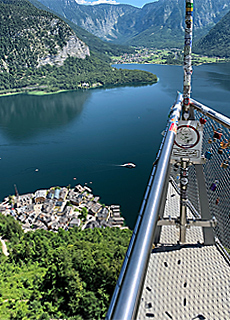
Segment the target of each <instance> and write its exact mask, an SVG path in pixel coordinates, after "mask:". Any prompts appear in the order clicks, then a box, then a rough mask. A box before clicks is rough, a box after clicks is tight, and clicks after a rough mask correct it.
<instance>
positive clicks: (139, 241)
mask: <svg viewBox="0 0 230 320" xmlns="http://www.w3.org/2000/svg"><path fill="white" fill-rule="evenodd" d="M181 102H182V95H181V94H179V95H178V97H177V102H176V104H175V105H174V108H173V110H172V112H171V116H170V120H169V124H168V127H167V130H166V131H167V133H166V136H165V141H164V144H163V147H162V151H161V154H160V156H159V160H158V163H157V167H156V168H155V167H154V169H153V170H155V174H154V179H153V181H152V185H151V187H150V190H149V195H148V199H147V202H146V205H145V208H144V212H143V217H142V220H141V222H140V226H139V228H138V231H137V234H136V238H135V242H134V244H133V247H132V251H131V253H130V258H129V261H128V264H127V267H126V270H125V274H124V276H123V279H122V282H121V283H120V284H119V290H117V291H116V297H113V298H112V303H113V307H112V308H109V311H108V313H107V316H106V319H107V320H109V319H114V320H132V319H135V316H136V313H137V310H138V305H139V299H140V295H141V293H142V286H143V283H144V280H145V274H146V270H147V266H148V262H149V257H150V253H151V249H152V243H153V237H154V231H155V228H156V224H157V220H158V216H159V210H160V206H161V202H162V201H163V199H162V195H163V193H164V185H165V183H167V182H168V181H166V178H167V172H168V166H169V164H170V158H171V153H172V148H173V144H174V140H175V135H176V130H177V122H178V120H179V117H180V111H181Z"/></svg>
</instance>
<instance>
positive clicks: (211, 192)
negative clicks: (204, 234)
mask: <svg viewBox="0 0 230 320" xmlns="http://www.w3.org/2000/svg"><path fill="white" fill-rule="evenodd" d="M191 104H192V107H193V108H194V109H195V110H194V116H195V119H196V120H198V121H201V122H202V123H203V122H205V123H203V124H202V126H203V141H202V154H203V157H204V158H205V163H204V164H203V165H202V167H203V176H204V181H205V187H206V192H207V200H208V210H209V212H210V216H212V217H215V218H216V220H217V226H216V227H215V228H214V234H215V236H216V237H217V238H218V239H219V241H220V242H221V243H222V245H223V246H224V247H225V248H228V249H229V248H230V201H229V192H230V172H229V170H230V167H229V163H230V131H229V129H230V119H229V118H228V117H226V116H224V115H222V114H221V113H219V112H217V111H215V110H213V109H211V108H209V107H207V106H204V105H203V104H201V103H199V102H197V101H195V100H193V99H191ZM188 170H189V184H188V199H189V202H190V203H191V204H192V206H193V207H194V208H195V211H196V212H197V213H198V214H199V216H202V212H201V205H200V202H201V195H200V194H199V188H198V180H197V172H196V165H192V166H190V167H189V169H188ZM171 176H172V178H173V179H174V184H175V181H176V182H177V188H178V192H180V183H179V182H180V181H179V179H178V176H179V175H178V172H175V171H174V170H173V167H172V169H171ZM193 211H194V210H193ZM196 216H197V215H196Z"/></svg>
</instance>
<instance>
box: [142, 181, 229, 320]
mask: <svg viewBox="0 0 230 320" xmlns="http://www.w3.org/2000/svg"><path fill="white" fill-rule="evenodd" d="M179 204H180V198H179V195H178V194H177V193H176V191H175V190H174V188H173V187H172V185H171V184H169V188H168V194H167V201H166V206H165V211H164V217H168V216H169V215H171V217H176V216H178V214H179ZM188 217H189V218H190V217H191V212H189V210H188ZM178 239H179V229H176V228H175V227H174V226H164V227H162V233H161V238H160V243H159V244H158V245H157V247H156V248H155V249H154V250H153V252H152V254H151V257H150V262H149V267H148V270H147V275H146V279H145V283H144V286H143V292H142V298H141V301H140V305H139V310H138V315H137V319H138V320H142V319H158V320H170V319H173V320H192V319H194V320H195V319H207V320H230V266H229V264H228V263H227V262H226V260H225V259H224V257H223V256H222V254H221V253H220V251H219V250H218V248H217V247H216V246H215V245H212V246H203V245H202V243H203V235H202V230H201V228H200V227H199V228H198V227H191V228H190V229H189V230H188V231H187V236H186V243H185V244H183V245H180V244H178V243H177V241H178Z"/></svg>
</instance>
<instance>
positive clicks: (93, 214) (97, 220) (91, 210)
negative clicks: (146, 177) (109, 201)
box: [0, 184, 128, 232]
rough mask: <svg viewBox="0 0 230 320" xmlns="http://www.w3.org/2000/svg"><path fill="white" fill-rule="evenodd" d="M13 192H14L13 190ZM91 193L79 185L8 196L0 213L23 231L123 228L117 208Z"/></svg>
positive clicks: (0, 207) (118, 208)
mask: <svg viewBox="0 0 230 320" xmlns="http://www.w3.org/2000/svg"><path fill="white" fill-rule="evenodd" d="M16 191H17V189H16ZM99 199H100V198H99V197H98V196H94V195H93V193H92V190H91V189H90V188H88V187H87V186H84V187H82V186H81V185H80V184H78V185H76V186H75V187H74V188H72V189H70V188H69V187H63V188H60V187H52V188H50V189H48V190H45V189H42V190H37V191H36V192H35V193H28V194H24V195H18V192H16V195H15V196H8V197H6V198H5V199H4V201H3V202H2V203H0V212H1V213H2V214H4V215H12V216H13V217H14V218H15V219H16V220H18V221H20V222H21V224H22V228H23V229H24V231H25V232H28V231H32V230H36V229H45V230H51V231H54V232H57V231H58V229H59V228H62V229H64V230H68V229H69V228H73V227H80V228H81V229H82V230H83V229H87V228H91V229H94V228H103V227H110V228H111V227H118V228H128V227H125V226H124V218H123V217H121V212H120V206H119V205H110V206H106V205H104V204H101V203H100V202H99Z"/></svg>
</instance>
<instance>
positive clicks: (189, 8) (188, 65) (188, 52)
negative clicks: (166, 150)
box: [182, 0, 193, 120]
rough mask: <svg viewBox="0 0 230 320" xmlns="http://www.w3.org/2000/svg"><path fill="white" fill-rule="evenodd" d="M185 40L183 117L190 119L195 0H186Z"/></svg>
mask: <svg viewBox="0 0 230 320" xmlns="http://www.w3.org/2000/svg"><path fill="white" fill-rule="evenodd" d="M185 8H186V9H185V41H184V83H183V98H184V99H183V113H182V119H183V120H188V119H189V116H190V114H189V107H190V93H191V77H192V27H193V0H185Z"/></svg>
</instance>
